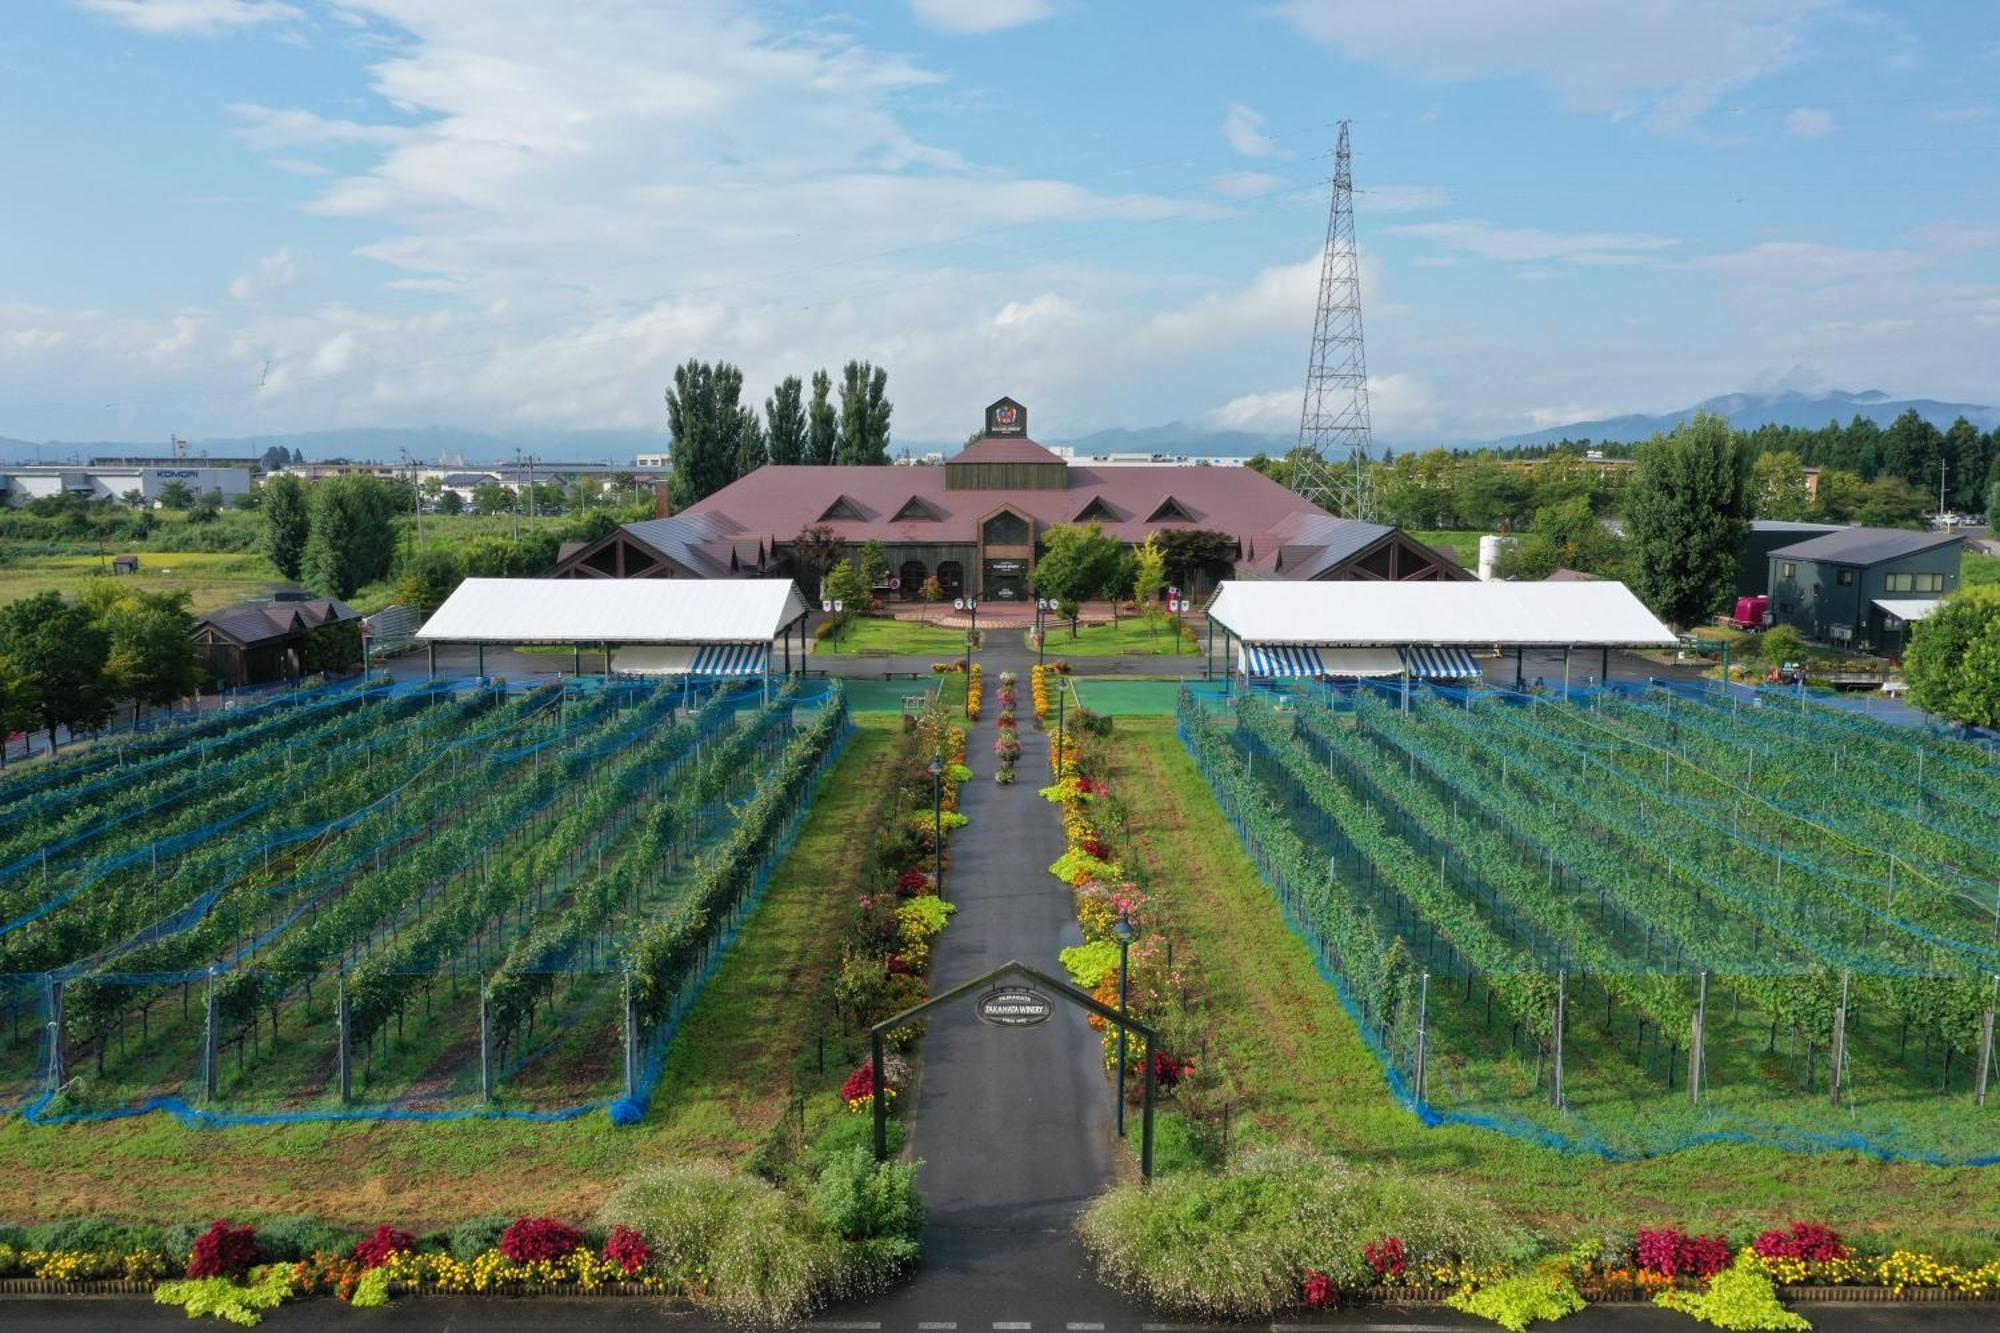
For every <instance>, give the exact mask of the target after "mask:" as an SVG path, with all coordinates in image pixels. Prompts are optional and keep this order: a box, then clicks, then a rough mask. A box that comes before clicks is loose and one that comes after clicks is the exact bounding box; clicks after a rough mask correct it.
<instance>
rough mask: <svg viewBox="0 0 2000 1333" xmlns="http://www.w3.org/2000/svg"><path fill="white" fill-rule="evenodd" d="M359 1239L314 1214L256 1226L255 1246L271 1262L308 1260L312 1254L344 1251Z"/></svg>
mask: <svg viewBox="0 0 2000 1333" xmlns="http://www.w3.org/2000/svg"><path fill="white" fill-rule="evenodd" d="M360 1239H361V1238H360V1237H359V1236H357V1235H355V1234H354V1233H353V1232H351V1231H343V1230H341V1229H340V1228H339V1227H336V1226H331V1225H329V1224H327V1223H325V1222H322V1221H320V1220H319V1219H318V1218H316V1217H280V1218H277V1219H275V1220H273V1221H270V1222H264V1223H261V1224H260V1225H259V1226H258V1227H257V1248H258V1249H260V1250H262V1251H263V1253H264V1258H265V1259H266V1260H267V1261H269V1262H272V1263H279V1262H285V1263H289V1262H291V1261H293V1260H296V1259H310V1258H312V1257H313V1255H315V1254H347V1253H349V1252H351V1251H352V1250H353V1249H354V1243H355V1242H356V1241H358V1240H360Z"/></svg>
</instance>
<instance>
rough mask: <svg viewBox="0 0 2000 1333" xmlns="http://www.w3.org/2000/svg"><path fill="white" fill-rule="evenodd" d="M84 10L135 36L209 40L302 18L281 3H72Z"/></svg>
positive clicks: (93, 0) (212, 0)
mask: <svg viewBox="0 0 2000 1333" xmlns="http://www.w3.org/2000/svg"><path fill="white" fill-rule="evenodd" d="M76 2H77V3H78V4H79V5H81V6H82V7H83V8H84V9H85V10H87V11H89V12H90V13H93V14H98V15H101V16H103V17H104V18H107V19H110V20H111V21H112V22H113V23H116V24H119V25H121V26H122V27H127V28H131V29H133V30H134V31H135V32H146V33H154V34H161V35H169V34H179V33H192V34H194V35H196V36H202V37H212V36H216V35H218V34H220V33H225V32H230V31H233V30H235V29H239V28H254V27H258V26H260V25H263V24H268V23H285V22H290V21H292V20H294V19H298V18H301V17H303V16H302V15H301V14H300V12H299V10H298V9H297V8H296V7H295V6H292V5H289V4H286V3H285V2H284V0H76Z"/></svg>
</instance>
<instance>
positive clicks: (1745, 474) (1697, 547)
mask: <svg viewBox="0 0 2000 1333" xmlns="http://www.w3.org/2000/svg"><path fill="white" fill-rule="evenodd" d="M1638 456H1639V466H1638V467H1637V468H1636V469H1635V473H1636V475H1635V476H1634V477H1633V478H1632V484H1631V487H1630V489H1629V490H1628V491H1627V492H1626V497H1625V527H1626V532H1627V534H1628V535H1629V538H1630V540H1631V542H1632V558H1633V565H1634V569H1633V579H1632V582H1633V588H1634V591H1636V592H1637V593H1638V594H1639V596H1640V597H1641V598H1642V599H1643V600H1644V601H1645V603H1646V605H1648V606H1650V607H1652V608H1653V612H1654V614H1656V615H1658V616H1660V617H1661V618H1662V619H1664V620H1667V621H1669V622H1671V623H1672V624H1675V625H1678V626H1681V627H1683V628H1686V627H1687V626H1690V625H1698V624H1700V623H1701V622H1702V621H1703V620H1706V619H1707V618H1708V616H1709V615H1710V614H1712V613H1713V612H1714V611H1715V610H1716V609H1717V608H1718V607H1719V606H1721V604H1722V601H1723V599H1724V598H1725V597H1727V596H1728V594H1729V592H1730V590H1731V589H1732V588H1733V587H1734V586H1735V579H1736V561H1737V557H1738V554H1739V553H1740V552H1741V551H1742V549H1743V543H1744V541H1745V540H1746V539H1747V538H1748V537H1749V535H1750V525H1749V521H1748V518H1747V514H1746V504H1745V496H1746V492H1747V490H1748V486H1749V475H1750V466H1749V456H1748V450H1747V449H1746V448H1745V446H1744V442H1743V439H1742V437H1741V436H1739V435H1736V434H1735V433H1733V432H1732V431H1731V430H1730V429H1729V422H1728V421H1727V420H1726V419H1724V418H1722V417H1718V416H1711V415H1709V414H1708V413H1705V412H1704V413H1702V414H1701V415H1699V416H1697V417H1696V418H1695V419H1694V420H1693V421H1691V422H1689V423H1687V424H1686V425H1682V426H1676V427H1675V428H1674V429H1673V432H1672V433H1671V434H1668V435H1661V436H1655V437H1654V438H1653V439H1652V441H1651V442H1650V443H1648V444H1645V445H1642V446H1641V447H1640V449H1639V455H1638Z"/></svg>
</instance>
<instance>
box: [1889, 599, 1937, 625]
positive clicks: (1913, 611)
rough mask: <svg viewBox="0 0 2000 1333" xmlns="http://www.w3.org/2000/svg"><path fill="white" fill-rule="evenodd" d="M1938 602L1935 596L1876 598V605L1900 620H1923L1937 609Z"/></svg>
mask: <svg viewBox="0 0 2000 1333" xmlns="http://www.w3.org/2000/svg"><path fill="white" fill-rule="evenodd" d="M1937 604H1938V599H1937V598H1935V597H1907V598H1906V597H1878V598H1876V599H1875V605H1876V606H1878V607H1880V608H1881V609H1882V612H1883V614H1885V615H1891V616H1894V617H1896V619H1898V620H1922V619H1923V618H1924V617H1925V616H1927V615H1929V614H1930V613H1931V612H1933V611H1935V610H1937Z"/></svg>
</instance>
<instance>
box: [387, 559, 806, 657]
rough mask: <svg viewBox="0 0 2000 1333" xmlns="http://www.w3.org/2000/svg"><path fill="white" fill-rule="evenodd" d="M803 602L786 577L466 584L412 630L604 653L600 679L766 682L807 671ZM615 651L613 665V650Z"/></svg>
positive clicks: (449, 639) (426, 637)
mask: <svg viewBox="0 0 2000 1333" xmlns="http://www.w3.org/2000/svg"><path fill="white" fill-rule="evenodd" d="M807 612H808V608H807V605H806V600H805V598H804V597H803V596H801V595H800V593H799V590H798V587H797V585H795V584H794V583H793V582H792V581H791V580H790V579H467V580H465V581H464V582H463V583H461V584H459V585H458V587H457V588H456V589H454V590H453V591H452V594H451V596H450V597H447V598H446V599H445V602H444V605H443V606H440V607H439V608H438V609H437V611H436V612H435V613H434V614H433V615H432V616H431V618H430V619H429V620H427V621H425V622H424V626H423V628H422V629H420V630H418V631H417V638H418V639H419V640H420V641H422V642H424V643H425V644H426V645H428V646H429V647H430V650H431V661H432V665H433V669H435V664H436V660H437V655H436V645H438V644H440V643H469V644H474V645H477V646H478V647H479V649H480V674H481V675H484V674H485V646H486V645H487V644H499V645H506V646H509V647H522V646H545V645H556V644H567V645H571V646H572V647H573V648H575V650H576V653H577V659H576V660H577V663H578V666H579V667H580V666H581V656H582V646H583V645H586V644H588V645H590V646H592V647H594V648H597V649H600V650H602V652H603V654H604V663H605V674H606V675H610V674H611V672H612V671H613V669H614V666H613V663H614V661H615V663H616V668H615V669H616V670H619V671H622V672H627V673H631V674H644V675H685V674H695V675H730V676H754V675H764V676H768V675H769V674H770V672H771V668H772V666H773V665H774V662H773V658H774V657H775V656H777V651H774V650H781V651H782V654H783V670H784V671H785V672H787V673H789V672H790V671H792V670H793V661H794V659H793V657H792V636H793V634H794V632H796V633H797V635H798V639H799V645H798V657H797V663H798V665H799V666H801V667H803V666H804V664H805V655H806V654H805V648H806V643H805V620H806V615H807ZM614 649H615V650H617V652H616V656H615V658H614V653H613V650H614Z"/></svg>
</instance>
